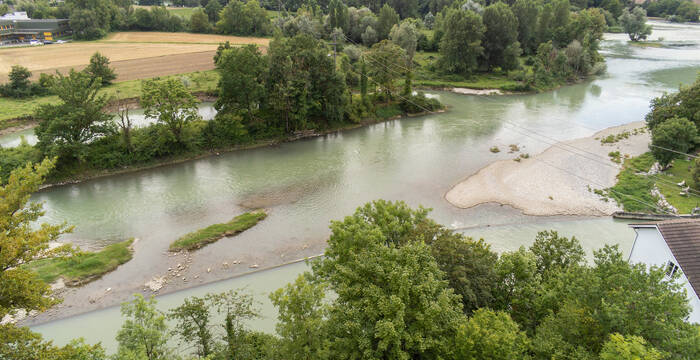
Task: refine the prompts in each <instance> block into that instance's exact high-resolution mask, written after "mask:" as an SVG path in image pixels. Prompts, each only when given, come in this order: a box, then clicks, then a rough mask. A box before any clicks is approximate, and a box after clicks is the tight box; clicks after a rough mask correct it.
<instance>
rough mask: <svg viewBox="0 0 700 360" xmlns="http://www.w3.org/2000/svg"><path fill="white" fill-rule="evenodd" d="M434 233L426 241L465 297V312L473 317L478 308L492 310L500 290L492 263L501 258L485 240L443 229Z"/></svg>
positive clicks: (451, 285)
mask: <svg viewBox="0 0 700 360" xmlns="http://www.w3.org/2000/svg"><path fill="white" fill-rule="evenodd" d="M433 231H434V232H433V235H426V236H423V238H425V239H426V242H427V243H428V244H429V245H430V249H431V253H432V255H433V257H434V258H435V261H437V263H438V265H439V266H440V270H442V271H443V272H444V273H445V277H446V278H447V280H448V281H449V282H450V288H452V289H453V290H454V291H455V293H456V294H457V295H460V296H461V297H462V304H463V308H464V312H465V313H466V314H471V313H472V312H473V311H475V310H477V309H479V308H482V307H492V306H493V305H494V301H495V293H496V290H497V284H496V281H497V276H496V271H495V267H494V266H493V264H495V263H496V261H497V260H498V255H496V254H495V253H494V252H493V251H491V249H490V247H489V245H488V244H486V243H485V242H484V240H483V239H482V240H479V241H474V240H472V239H470V238H465V237H464V236H463V235H461V234H459V233H456V232H453V231H451V230H449V229H445V228H444V227H442V226H438V227H437V228H436V229H435V230H433Z"/></svg>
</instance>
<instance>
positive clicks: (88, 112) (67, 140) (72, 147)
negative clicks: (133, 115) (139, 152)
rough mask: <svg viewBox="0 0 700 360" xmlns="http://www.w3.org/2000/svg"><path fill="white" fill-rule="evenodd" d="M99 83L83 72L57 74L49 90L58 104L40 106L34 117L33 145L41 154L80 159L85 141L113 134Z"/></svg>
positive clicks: (82, 156)
mask: <svg viewBox="0 0 700 360" xmlns="http://www.w3.org/2000/svg"><path fill="white" fill-rule="evenodd" d="M100 85H101V84H99V83H96V82H93V81H92V79H91V78H90V75H88V74H86V73H82V72H76V71H74V70H71V71H70V73H69V75H68V76H64V75H62V74H57V77H56V81H55V82H54V84H53V87H52V92H53V93H55V94H56V95H57V96H58V98H59V99H60V103H58V104H45V105H41V106H40V107H39V109H38V110H37V112H36V114H35V116H34V117H35V118H37V119H39V126H38V127H37V128H36V130H35V133H36V135H37V137H38V138H39V143H38V145H37V146H38V148H39V149H41V151H42V152H43V153H44V154H47V155H50V156H58V157H59V158H60V159H61V160H64V161H71V160H74V159H77V160H79V161H82V160H84V158H85V156H86V146H85V145H86V144H87V143H88V142H89V141H91V140H94V139H95V138H97V137H100V136H106V135H110V134H113V133H114V124H113V123H112V117H111V116H110V115H109V114H107V113H105V112H104V111H103V109H104V107H105V106H106V105H107V103H108V101H109V99H108V97H107V95H104V94H102V95H100V94H99V93H98V91H99V88H100Z"/></svg>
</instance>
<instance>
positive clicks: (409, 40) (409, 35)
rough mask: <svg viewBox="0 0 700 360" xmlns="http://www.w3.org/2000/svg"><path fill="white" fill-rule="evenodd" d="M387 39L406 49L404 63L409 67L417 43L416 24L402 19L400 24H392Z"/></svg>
mask: <svg viewBox="0 0 700 360" xmlns="http://www.w3.org/2000/svg"><path fill="white" fill-rule="evenodd" d="M389 39H391V41H392V42H394V43H395V44H396V45H398V46H401V48H403V49H404V51H406V56H407V61H406V63H407V64H408V66H409V67H411V64H412V63H413V55H415V53H416V45H418V29H416V25H415V24H414V23H413V22H411V21H403V22H401V24H400V25H394V27H392V28H391V32H390V33H389Z"/></svg>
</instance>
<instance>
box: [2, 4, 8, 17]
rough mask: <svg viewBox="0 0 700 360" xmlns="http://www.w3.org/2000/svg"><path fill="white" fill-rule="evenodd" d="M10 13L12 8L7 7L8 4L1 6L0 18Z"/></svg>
mask: <svg viewBox="0 0 700 360" xmlns="http://www.w3.org/2000/svg"><path fill="white" fill-rule="evenodd" d="M9 11H10V8H9V7H8V6H7V4H0V16H3V15H5V14H7V13H8V12H9Z"/></svg>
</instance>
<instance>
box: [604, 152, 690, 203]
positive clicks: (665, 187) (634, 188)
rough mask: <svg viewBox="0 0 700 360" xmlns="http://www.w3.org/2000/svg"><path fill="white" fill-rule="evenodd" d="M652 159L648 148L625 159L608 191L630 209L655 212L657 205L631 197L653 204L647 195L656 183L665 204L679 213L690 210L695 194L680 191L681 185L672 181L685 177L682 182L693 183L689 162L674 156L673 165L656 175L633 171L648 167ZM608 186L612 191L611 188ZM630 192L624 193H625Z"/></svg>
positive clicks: (678, 180)
mask: <svg viewBox="0 0 700 360" xmlns="http://www.w3.org/2000/svg"><path fill="white" fill-rule="evenodd" d="M655 162H656V160H655V159H654V157H653V156H652V154H651V153H650V152H648V153H645V154H642V155H640V156H637V157H634V158H631V159H627V160H625V165H624V167H623V170H622V171H621V172H620V174H619V175H618V177H617V179H618V182H617V184H615V186H613V187H612V188H611V189H610V190H608V195H609V196H610V197H612V198H614V199H616V200H617V201H618V203H620V204H621V205H622V207H623V208H624V209H625V211H630V212H659V210H658V209H656V208H652V207H650V206H648V205H645V204H642V203H641V202H640V201H635V200H633V199H632V197H634V198H636V199H638V200H641V201H643V202H645V203H649V204H654V205H655V204H656V201H657V199H655V198H654V197H653V196H652V195H651V189H652V188H653V187H654V185H656V187H658V188H659V191H661V194H663V195H664V197H665V198H666V200H667V201H668V202H669V204H671V205H673V207H675V208H676V209H678V212H679V213H681V214H690V213H691V212H692V210H693V208H695V207H696V206H698V204H700V201H699V200H698V198H697V197H696V196H693V195H692V194H691V195H681V194H680V192H681V187H680V186H678V185H675V184H678V183H681V182H683V181H685V183H686V185H691V187H692V185H693V177H692V162H691V161H689V160H685V159H676V160H674V161H673V166H672V167H671V168H670V169H668V170H666V171H664V172H663V173H661V174H658V175H656V176H649V177H648V176H645V175H639V174H637V173H638V172H640V171H648V170H649V168H651V166H652V165H653V164H654V163H655ZM611 190H612V191H611ZM622 194H625V195H630V196H625V195H622Z"/></svg>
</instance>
